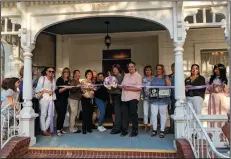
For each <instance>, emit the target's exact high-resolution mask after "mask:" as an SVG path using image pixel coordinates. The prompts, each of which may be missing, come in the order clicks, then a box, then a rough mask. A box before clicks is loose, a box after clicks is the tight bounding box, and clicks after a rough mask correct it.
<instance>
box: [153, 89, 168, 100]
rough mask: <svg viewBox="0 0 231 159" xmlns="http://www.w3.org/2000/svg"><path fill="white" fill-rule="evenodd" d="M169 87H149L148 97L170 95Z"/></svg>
mask: <svg viewBox="0 0 231 159" xmlns="http://www.w3.org/2000/svg"><path fill="white" fill-rule="evenodd" d="M170 96H171V89H169V88H150V89H149V97H150V98H158V97H161V98H163V97H170Z"/></svg>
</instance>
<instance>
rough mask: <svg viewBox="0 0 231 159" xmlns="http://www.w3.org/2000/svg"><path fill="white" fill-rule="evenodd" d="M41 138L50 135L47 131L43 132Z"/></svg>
mask: <svg viewBox="0 0 231 159" xmlns="http://www.w3.org/2000/svg"><path fill="white" fill-rule="evenodd" d="M43 136H51V134H50V133H48V132H47V131H43Z"/></svg>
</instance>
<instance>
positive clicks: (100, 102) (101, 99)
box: [95, 73, 109, 132]
mask: <svg viewBox="0 0 231 159" xmlns="http://www.w3.org/2000/svg"><path fill="white" fill-rule="evenodd" d="M104 78H105V77H104V74H103V73H98V81H97V82H96V84H102V85H101V86H99V87H98V89H97V90H96V92H95V103H96V105H97V106H98V108H99V111H100V116H99V121H98V130H99V131H100V132H103V131H106V129H105V128H104V127H103V126H102V123H103V119H104V116H105V108H106V101H107V100H108V99H109V93H108V89H107V88H106V87H104V85H103V82H104Z"/></svg>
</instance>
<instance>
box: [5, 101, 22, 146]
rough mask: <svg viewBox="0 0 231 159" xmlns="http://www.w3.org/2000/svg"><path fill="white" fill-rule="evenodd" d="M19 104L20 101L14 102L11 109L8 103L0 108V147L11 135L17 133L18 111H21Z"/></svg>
mask: <svg viewBox="0 0 231 159" xmlns="http://www.w3.org/2000/svg"><path fill="white" fill-rule="evenodd" d="M21 105H22V103H14V108H13V109H12V107H11V105H10V104H8V105H6V106H5V107H4V108H2V109H1V149H2V148H3V147H4V146H5V145H6V144H7V142H9V141H10V139H11V138H12V137H14V136H18V134H19V123H20V118H19V112H20V111H21ZM12 111H13V112H12ZM11 114H12V115H13V117H12V115H11ZM3 132H5V133H3ZM3 134H4V136H3Z"/></svg>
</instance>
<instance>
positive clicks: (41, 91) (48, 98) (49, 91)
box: [35, 67, 56, 136]
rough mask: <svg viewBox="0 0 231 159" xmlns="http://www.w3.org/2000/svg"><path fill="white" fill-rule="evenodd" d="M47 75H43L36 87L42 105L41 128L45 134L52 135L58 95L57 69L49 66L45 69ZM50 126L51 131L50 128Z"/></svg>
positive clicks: (40, 105)
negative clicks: (55, 74) (55, 102)
mask: <svg viewBox="0 0 231 159" xmlns="http://www.w3.org/2000/svg"><path fill="white" fill-rule="evenodd" d="M45 72H46V75H45V76H41V77H40V78H39V80H38V83H37V87H36V89H35V93H36V97H37V98H38V99H39V107H40V128H41V130H42V132H43V135H44V136H52V134H51V133H53V113H54V100H55V99H56V95H55V93H54V91H55V89H56V83H55V78H54V73H55V69H54V68H53V67H47V68H46V69H45ZM49 127H50V132H49V131H48V128H49Z"/></svg>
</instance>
